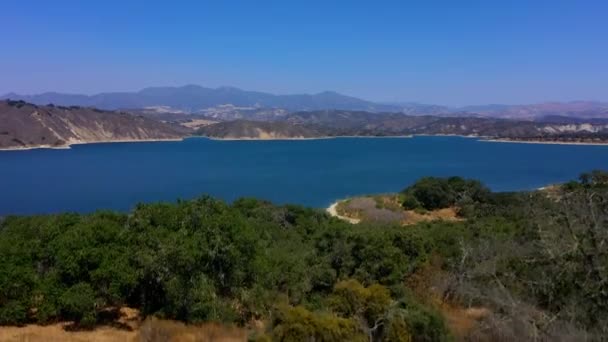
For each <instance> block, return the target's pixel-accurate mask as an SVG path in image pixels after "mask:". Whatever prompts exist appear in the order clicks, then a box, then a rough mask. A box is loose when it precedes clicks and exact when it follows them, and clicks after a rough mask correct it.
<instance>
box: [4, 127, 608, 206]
mask: <svg viewBox="0 0 608 342" xmlns="http://www.w3.org/2000/svg"><path fill="white" fill-rule="evenodd" d="M598 168H603V169H608V146H581V145H576V146H575V145H541V144H514V143H490V142H480V141H477V140H476V139H469V138H459V137H415V138H382V139H381V138H339V139H323V140H301V141H298V140H293V141H217V140H208V139H203V138H192V139H186V140H184V141H181V142H151V143H112V144H89V145H76V146H73V147H72V148H71V149H66V150H49V149H37V150H29V151H4V152H0V215H6V214H33V213H53V212H61V211H78V212H90V211H94V210H96V209H117V210H129V209H130V208H132V207H133V206H134V205H135V204H136V203H138V202H151V201H175V200H176V199H178V198H183V199H189V198H193V197H196V196H199V195H203V194H209V195H212V196H215V197H218V198H221V199H224V200H227V201H232V200H234V199H236V198H239V197H244V196H253V197H258V198H263V199H267V200H271V201H273V202H275V203H295V204H303V205H307V206H313V207H326V206H328V205H329V204H330V203H332V202H333V201H334V200H336V199H341V198H344V197H348V196H352V195H358V194H369V193H381V192H394V191H398V190H401V189H402V188H404V187H406V186H407V185H409V184H411V183H412V182H414V181H415V180H416V179H418V178H420V177H422V176H451V175H459V176H465V177H471V178H476V179H480V180H482V181H483V182H484V183H485V184H486V185H488V186H489V187H490V188H492V189H493V190H496V191H507V190H525V189H534V188H538V187H541V186H544V185H546V184H549V183H555V182H563V181H567V180H570V179H574V178H576V177H577V176H578V175H579V174H580V173H581V172H585V171H590V170H592V169H598Z"/></svg>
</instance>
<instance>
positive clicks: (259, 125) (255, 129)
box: [196, 120, 331, 140]
mask: <svg viewBox="0 0 608 342" xmlns="http://www.w3.org/2000/svg"><path fill="white" fill-rule="evenodd" d="M330 132H331V130H329V129H324V128H319V127H314V126H312V125H295V124H291V123H288V122H263V121H247V120H235V121H228V122H220V123H216V124H212V125H208V126H204V127H201V128H200V129H198V130H197V131H196V134H199V135H202V136H206V137H211V138H217V139H260V140H267V139H306V138H319V137H324V136H327V135H329V134H330Z"/></svg>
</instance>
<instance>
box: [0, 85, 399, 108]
mask: <svg viewBox="0 0 608 342" xmlns="http://www.w3.org/2000/svg"><path fill="white" fill-rule="evenodd" d="M0 99H12V100H23V101H26V102H30V103H34V104H38V105H46V104H50V103H52V104H55V105H77V106H91V107H96V108H101V109H110V110H112V109H121V108H143V107H151V106H169V107H172V108H175V109H178V110H184V111H188V112H196V111H200V110H203V109H207V108H211V107H216V106H221V105H227V104H229V105H233V106H237V107H256V108H260V107H266V108H283V109H287V110H319V109H347V110H367V111H398V110H399V107H395V106H390V105H383V104H377V103H374V102H370V101H365V100H361V99H358V98H355V97H351V96H346V95H342V94H338V93H336V92H330V91H326V92H321V93H318V94H295V95H273V94H270V93H263V92H257V91H246V90H241V89H238V88H233V87H220V88H206V87H201V86H197V85H187V86H183V87H154V88H145V89H142V90H140V91H138V92H120V93H101V94H96V95H91V96H87V95H75V94H61V93H54V92H49V93H43V94H38V95H19V94H14V93H11V94H7V95H4V96H1V97H0Z"/></svg>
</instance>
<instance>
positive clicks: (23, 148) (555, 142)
mask: <svg viewBox="0 0 608 342" xmlns="http://www.w3.org/2000/svg"><path fill="white" fill-rule="evenodd" d="M415 137H460V138H467V139H477V141H479V142H490V143H512V144H540V145H543V144H544V145H581V146H608V141H607V142H576V141H559V140H547V141H540V140H511V139H500V138H492V137H484V136H479V135H458V134H411V135H388V136H385V135H382V136H380V135H340V136H320V137H310V138H306V137H292V138H287V137H285V138H251V137H243V138H217V137H208V136H185V137H182V138H167V139H118V140H95V141H74V142H70V143H68V144H65V145H61V146H51V145H38V146H20V147H2V148H0V152H3V151H29V150H37V149H49V150H67V149H70V148H71V147H72V146H73V145H88V144H111V143H140V142H167V141H183V140H185V139H208V140H215V141H305V140H328V139H342V138H358V139H411V138H415Z"/></svg>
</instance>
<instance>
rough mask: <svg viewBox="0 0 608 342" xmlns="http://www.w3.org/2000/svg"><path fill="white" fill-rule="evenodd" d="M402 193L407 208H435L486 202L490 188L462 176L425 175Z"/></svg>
mask: <svg viewBox="0 0 608 342" xmlns="http://www.w3.org/2000/svg"><path fill="white" fill-rule="evenodd" d="M401 193H402V197H403V199H402V203H403V207H404V208H405V209H408V210H412V209H420V208H423V209H426V210H435V209H442V208H448V207H452V206H456V205H458V206H459V207H461V208H462V207H464V206H467V205H470V204H475V203H481V202H486V201H487V200H488V199H489V195H490V190H489V189H488V188H487V187H485V186H484V185H483V184H481V182H479V181H477V180H471V179H463V178H462V177H449V178H437V177H424V178H422V179H420V180H418V181H417V182H416V183H414V184H413V185H411V186H409V187H407V188H406V189H405V190H403V191H402V192H401Z"/></svg>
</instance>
